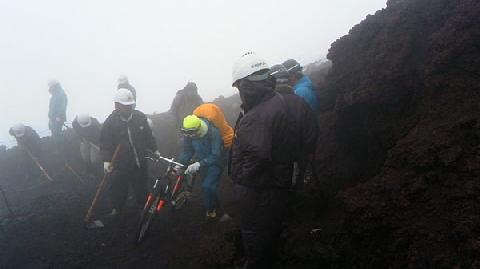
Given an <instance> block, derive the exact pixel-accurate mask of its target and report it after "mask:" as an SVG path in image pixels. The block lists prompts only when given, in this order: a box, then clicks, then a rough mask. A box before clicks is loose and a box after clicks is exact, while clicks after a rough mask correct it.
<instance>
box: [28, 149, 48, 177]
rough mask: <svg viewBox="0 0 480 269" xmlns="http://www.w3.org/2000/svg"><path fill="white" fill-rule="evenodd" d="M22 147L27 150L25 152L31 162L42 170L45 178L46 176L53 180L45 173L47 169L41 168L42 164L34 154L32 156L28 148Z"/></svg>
mask: <svg viewBox="0 0 480 269" xmlns="http://www.w3.org/2000/svg"><path fill="white" fill-rule="evenodd" d="M23 149H24V150H25V151H26V152H27V154H28V155H29V156H30V158H31V159H32V160H33V162H34V163H35V164H36V165H37V166H38V168H39V169H40V171H42V173H43V175H44V176H45V178H47V179H48V181H50V182H53V178H52V177H51V176H50V175H49V174H48V173H47V170H45V169H44V168H43V166H42V165H41V164H40V162H39V161H38V159H37V158H36V157H35V156H33V154H32V153H31V152H30V150H28V149H27V148H26V147H23Z"/></svg>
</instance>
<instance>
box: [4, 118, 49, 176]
mask: <svg viewBox="0 0 480 269" xmlns="http://www.w3.org/2000/svg"><path fill="white" fill-rule="evenodd" d="M9 134H10V135H11V136H13V137H15V140H17V144H18V146H19V147H21V148H22V149H23V150H25V151H26V155H25V156H24V158H25V160H28V161H25V163H28V164H30V165H28V166H27V167H25V171H26V172H27V174H26V176H27V177H34V176H38V172H39V170H38V167H36V165H35V163H34V160H32V158H36V159H37V160H39V159H41V157H42V142H41V140H40V136H39V135H38V134H37V132H36V131H35V130H33V128H32V127H30V126H25V125H23V124H22V123H18V124H15V125H14V126H12V128H10V130H9ZM30 154H31V155H32V156H28V155H30Z"/></svg>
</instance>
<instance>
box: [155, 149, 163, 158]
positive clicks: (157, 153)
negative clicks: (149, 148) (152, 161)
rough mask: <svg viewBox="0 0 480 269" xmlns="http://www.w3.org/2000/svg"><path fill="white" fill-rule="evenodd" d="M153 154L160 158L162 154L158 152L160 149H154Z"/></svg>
mask: <svg viewBox="0 0 480 269" xmlns="http://www.w3.org/2000/svg"><path fill="white" fill-rule="evenodd" d="M153 156H154V157H155V158H157V159H160V157H162V154H160V151H158V150H155V152H154V153H153Z"/></svg>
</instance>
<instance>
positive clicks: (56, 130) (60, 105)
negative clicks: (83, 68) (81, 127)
mask: <svg viewBox="0 0 480 269" xmlns="http://www.w3.org/2000/svg"><path fill="white" fill-rule="evenodd" d="M48 92H50V94H51V95H52V96H51V97H50V105H49V111H48V119H49V122H48V127H49V128H50V131H51V132H52V136H54V137H58V136H60V135H61V133H62V128H63V124H64V123H65V121H66V120H67V103H68V100H67V95H66V94H65V91H64V90H63V88H62V86H61V85H60V82H58V80H56V79H52V80H50V81H49V82H48Z"/></svg>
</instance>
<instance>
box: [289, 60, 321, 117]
mask: <svg viewBox="0 0 480 269" xmlns="http://www.w3.org/2000/svg"><path fill="white" fill-rule="evenodd" d="M283 66H284V67H285V68H286V69H287V72H288V74H289V84H290V85H291V86H292V87H293V89H294V91H295V94H296V95H298V96H300V97H302V98H303V99H304V100H305V101H306V102H307V103H308V105H309V106H310V108H312V110H313V111H318V109H319V106H320V105H319V103H318V99H317V94H316V93H315V88H314V87H313V83H312V81H311V80H310V78H309V77H308V76H307V75H305V74H304V73H303V71H302V66H301V65H300V64H299V63H298V62H297V61H296V60H294V59H289V60H287V61H285V62H284V63H283Z"/></svg>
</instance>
